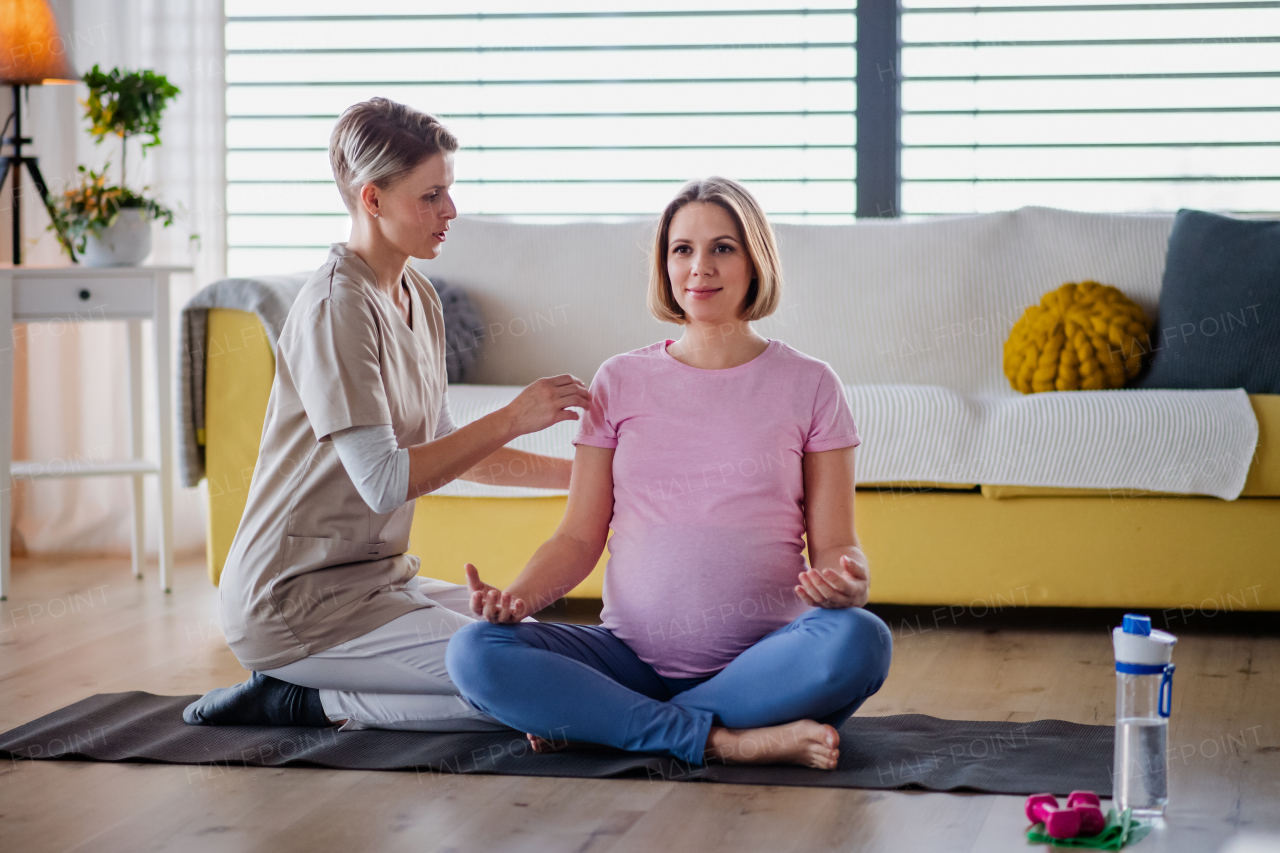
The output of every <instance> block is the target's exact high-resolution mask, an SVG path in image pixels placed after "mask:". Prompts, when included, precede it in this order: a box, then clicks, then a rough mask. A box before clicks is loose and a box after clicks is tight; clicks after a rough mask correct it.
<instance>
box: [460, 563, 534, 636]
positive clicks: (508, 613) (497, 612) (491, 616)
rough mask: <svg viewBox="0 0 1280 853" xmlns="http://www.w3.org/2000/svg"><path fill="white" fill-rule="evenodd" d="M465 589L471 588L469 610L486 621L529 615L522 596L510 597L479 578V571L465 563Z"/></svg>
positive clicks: (504, 620) (506, 620)
mask: <svg viewBox="0 0 1280 853" xmlns="http://www.w3.org/2000/svg"><path fill="white" fill-rule="evenodd" d="M466 569H467V589H469V590H471V612H472V613H474V614H475V615H476V616H478V617H480V618H482V619H484V620H485V621H487V622H498V623H503V622H519V621H520V620H521V619H523V618H524V617H526V616H528V615H529V605H527V604H525V601H524V599H523V598H512V597H511V593H509V592H503V591H502V590H500V589H498V588H497V587H496V586H490V585H489V584H487V583H483V582H482V581H481V580H480V572H479V571H477V570H476V567H475V566H473V565H471V564H470V563H467V565H466Z"/></svg>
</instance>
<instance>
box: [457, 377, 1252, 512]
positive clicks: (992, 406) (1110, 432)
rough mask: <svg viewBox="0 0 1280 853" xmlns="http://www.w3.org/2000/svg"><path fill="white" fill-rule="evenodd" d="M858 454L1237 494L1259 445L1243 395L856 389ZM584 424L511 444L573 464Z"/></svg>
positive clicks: (496, 399)
mask: <svg viewBox="0 0 1280 853" xmlns="http://www.w3.org/2000/svg"><path fill="white" fill-rule="evenodd" d="M520 390H521V389H520V388H518V387H513V386H502V385H451V386H449V404H450V407H451V408H452V411H453V417H454V420H455V421H456V422H457V423H458V424H465V423H470V422H471V421H473V420H475V419H477V418H479V417H482V416H483V415H486V414H488V413H489V412H492V411H495V410H496V409H498V408H500V407H502V406H504V405H506V404H507V403H508V402H510V401H511V400H512V399H514V398H515V396H516V394H518V393H519V392H520ZM845 391H846V393H847V394H848V396H849V402H850V405H851V406H852V407H853V414H854V420H855V422H856V423H857V425H858V433H859V435H861V436H862V441H863V443H862V445H861V446H860V447H859V448H858V451H857V475H858V481H859V482H860V483H889V482H895V481H903V480H908V481H928V482H939V483H982V484H985V485H1018V486H1052V487H1060V488H1081V489H1117V490H1120V489H1123V490H1143V491H1156V492H1174V493H1178V494H1189V495H1213V496H1215V497H1219V498H1223V499H1224V500H1234V499H1235V498H1237V497H1239V495H1240V491H1241V489H1243V488H1244V481H1245V476H1246V474H1247V473H1248V470H1249V464H1250V461H1251V460H1252V458H1253V453H1254V448H1255V447H1256V445H1257V443H1258V421H1257V418H1256V416H1255V415H1254V413H1253V408H1252V406H1250V404H1249V397H1248V395H1247V394H1245V392H1244V391H1243V390H1240V389H1233V390H1216V391H1138V390H1123V391H1070V392H1060V393H1047V394H1032V395H1030V396H1026V397H1022V396H1016V397H1014V396H1005V395H1001V396H976V395H965V394H960V393H957V392H955V391H951V390H948V389H946V388H940V387H937V386H932V385H849V386H846V387H845ZM577 429H578V422H577V421H565V422H563V423H559V424H556V425H555V426H553V427H551V428H550V429H547V430H543V431H542V432H540V433H535V434H533V435H526V436H521V437H520V438H518V439H516V440H515V441H514V442H513V446H514V447H518V448H520V449H521V450H528V451H530V452H533V453H542V454H546V455H548V456H560V457H564V458H572V456H573V450H574V448H573V437H574V435H575V434H576V433H577ZM434 494H437V495H460V496H474V497H532V496H539V495H554V494H564V492H561V491H552V490H547V489H525V488H511V487H497V486H489V485H483V484H479V483H471V482H467V481H463V480H457V481H454V482H453V483H450V484H449V485H448V486H446V487H445V488H443V489H439V490H438V491H436V492H434Z"/></svg>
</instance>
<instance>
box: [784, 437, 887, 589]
mask: <svg viewBox="0 0 1280 853" xmlns="http://www.w3.org/2000/svg"><path fill="white" fill-rule="evenodd" d="M802 464H803V466H804V521H805V539H806V540H807V542H808V546H809V565H810V566H812V568H810V569H808V570H807V571H804V572H801V573H800V576H799V584H798V585H797V586H796V595H798V596H800V598H801V599H803V600H804V601H805V603H806V604H810V605H813V606H815V607H832V608H839V607H861V606H862V605H864V604H866V603H867V591H868V587H869V584H870V570H869V567H868V566H867V555H866V554H864V553H863V552H862V545H861V543H859V542H858V533H857V531H856V530H855V529H854V523H853V495H854V485H855V484H856V482H857V481H856V480H855V479H854V472H853V448H852V447H844V448H840V449H838V450H824V451H822V452H819V453H806V454H805V455H804V460H803V463H802Z"/></svg>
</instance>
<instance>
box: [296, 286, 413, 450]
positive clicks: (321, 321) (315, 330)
mask: <svg viewBox="0 0 1280 853" xmlns="http://www.w3.org/2000/svg"><path fill="white" fill-rule="evenodd" d="M288 343H289V347H288V350H287V352H284V354H283V355H282V357H283V358H285V359H286V363H287V364H288V365H289V368H290V372H291V373H292V375H293V381H294V384H295V385H296V386H297V389H298V396H299V397H300V398H301V400H302V407H303V409H304V410H306V413H307V420H308V421H310V423H311V429H312V430H313V431H314V432H315V434H316V441H324V440H325V438H327V437H328V435H329V433H332V432H336V431H338V430H340V429H347V428H349V427H354V426H375V425H377V424H390V423H391V408H390V407H389V406H388V405H387V392H386V388H385V386H384V385H383V380H382V366H381V362H380V361H379V358H378V354H379V353H380V352H381V351H382V345H381V335H380V333H379V330H378V327H377V324H376V323H375V322H374V319H373V315H372V313H371V312H370V311H369V309H368V307H367V306H365V305H363V304H362V303H360V302H358V301H348V300H345V299H335V298H334V297H332V296H330V297H326V298H324V299H321V300H320V301H319V302H317V303H316V304H315V307H314V308H312V310H311V311H310V313H309V315H308V316H307V317H306V322H304V323H301V324H299V326H298V327H297V334H295V335H293V336H292V337H291V338H290V339H289V342H288Z"/></svg>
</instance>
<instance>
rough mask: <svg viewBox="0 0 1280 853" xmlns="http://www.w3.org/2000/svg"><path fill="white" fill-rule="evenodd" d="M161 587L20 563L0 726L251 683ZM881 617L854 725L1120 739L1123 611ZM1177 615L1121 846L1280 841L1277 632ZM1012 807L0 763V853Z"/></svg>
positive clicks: (971, 818)
mask: <svg viewBox="0 0 1280 853" xmlns="http://www.w3.org/2000/svg"><path fill="white" fill-rule="evenodd" d="M156 587H157V584H156V582H155V574H154V570H153V571H152V572H151V574H150V575H149V576H148V577H147V578H146V579H145V580H143V581H138V580H135V579H133V578H132V577H131V576H130V575H129V570H128V566H127V564H126V562H125V561H123V560H118V561H116V560H85V561H76V562H70V561H61V562H36V561H23V560H19V561H15V565H14V572H13V592H12V594H11V595H10V600H9V601H6V602H3V603H0V730H8V729H10V728H12V727H14V726H17V725H19V724H21V723H24V722H27V721H29V720H31V719H33V718H35V717H38V716H40V715H42V714H45V713H48V712H50V711H53V710H55V709H56V708H59V707H61V706H63V705H67V704H69V703H71V702H74V701H77V700H79V699H83V698H85V697H86V696H89V695H91V694H94V693H104V692H119V691H126V690H146V691H150V692H153V693H164V694H187V693H201V692H203V691H204V690H207V689H208V688H210V687H214V686H218V685H226V684H231V683H234V682H237V681H240V680H242V679H243V678H244V676H245V673H244V672H243V671H242V670H241V669H240V666H239V664H238V663H237V662H236V660H235V658H234V657H233V656H232V655H231V652H230V651H229V650H228V649H227V648H226V646H225V644H224V643H223V641H222V637H221V635H220V634H219V632H218V629H217V626H216V623H215V622H214V608H215V605H216V602H217V590H216V589H215V588H214V587H212V586H211V585H210V584H209V582H208V580H207V579H206V578H205V576H204V567H203V564H202V562H189V563H186V564H183V565H181V566H179V568H178V570H177V572H176V575H175V578H174V583H173V589H174V591H173V593H172V594H171V595H168V596H165V595H162V594H161V593H160V592H159V591H158V589H157V588H156ZM881 612H882V615H885V616H886V618H887V621H890V623H891V626H892V627H893V630H894V638H895V653H894V661H893V669H892V672H891V673H890V676H889V680H888V682H887V683H886V684H885V686H884V689H883V690H882V691H881V692H880V693H879V694H878V695H876V696H875V697H873V698H872V699H871V700H870V701H869V702H868V703H867V704H866V705H865V706H864V707H863V709H862V710H861V711H860V712H859V713H861V714H870V715H880V714H896V713H905V712H915V713H923V714H932V715H935V716H940V717H950V718H956V719H991V720H1014V721H1029V720H1037V719H1044V718H1059V719H1064V720H1071V721H1074V722H1079V723H1105V724H1110V723H1112V722H1113V721H1114V703H1115V700H1114V678H1113V675H1112V653H1111V647H1110V638H1109V635H1108V633H1107V630H1106V628H1107V625H1108V624H1111V620H1112V619H1113V618H1114V614H1111V613H1101V612H1098V611H1085V612H1080V613H1077V614H1068V615H1066V616H1064V615H1063V614H1062V613H1052V612H1050V613H1043V612H1039V611H1031V612H1027V611H1022V612H1020V613H1013V614H1011V613H1009V612H1005V613H1001V614H993V613H990V612H983V610H982V609H981V608H978V609H962V608H956V609H955V610H946V609H942V610H938V611H930V610H928V609H924V610H911V611H906V610H887V609H884V610H882V611H881ZM1153 615H1155V616H1157V623H1158V622H1159V621H1160V620H1159V614H1153ZM1171 615H1172V616H1173V618H1174V619H1175V620H1176V621H1175V622H1174V624H1172V625H1171V626H1170V628H1171V630H1173V631H1174V632H1175V633H1177V634H1179V636H1180V638H1181V639H1180V642H1179V644H1178V647H1177V653H1176V655H1175V660H1176V662H1177V665H1178V670H1177V677H1176V679H1175V690H1174V713H1173V717H1172V725H1171V727H1170V733H1169V748H1170V752H1171V754H1172V756H1173V758H1172V761H1171V765H1170V790H1171V805H1170V809H1169V813H1168V818H1167V821H1166V822H1165V824H1164V825H1163V826H1159V827H1157V829H1156V831H1155V832H1153V833H1152V834H1151V835H1150V836H1149V837H1148V838H1147V839H1146V840H1144V841H1143V842H1141V843H1140V844H1139V845H1138V846H1137V847H1136V848H1134V849H1137V850H1142V851H1158V850H1159V851H1163V850H1170V851H1173V850H1178V851H1181V850H1186V851H1212V850H1217V849H1219V847H1220V846H1221V845H1222V843H1223V842H1224V840H1225V839H1226V838H1228V837H1229V836H1231V835H1234V834H1236V833H1238V832H1246V831H1249V832H1269V833H1280V677H1278V676H1280V634H1278V633H1276V631H1275V629H1274V628H1271V627H1270V623H1269V622H1266V623H1264V622H1262V621H1260V620H1258V619H1256V618H1255V619H1252V620H1245V621H1243V622H1242V621H1239V620H1234V621H1230V622H1228V619H1230V618H1231V617H1227V616H1224V615H1222V614H1218V615H1214V614H1213V613H1211V612H1210V611H1209V609H1208V608H1204V609H1199V608H1197V609H1194V610H1193V611H1192V612H1187V613H1185V614H1184V613H1175V614H1171ZM1272 621H1276V622H1280V619H1276V620H1272ZM1268 630H1270V631H1271V633H1267V631H1268ZM1241 741H1243V742H1244V744H1245V745H1244V746H1243V747H1241V746H1240V743H1241ZM1021 811H1022V799H1021V798H1019V797H1002V796H985V795H972V794H934V793H923V792H907V791H871V790H865V791H864V790H846V789H835V788H784V787H778V788H774V787H763V786H749V785H724V784H698V783H688V782H686V783H681V782H660V781H639V780H625V781H624V780H605V781H601V780H588V779H540V778H528V777H504V776H458V777H452V778H448V777H446V778H444V779H441V778H439V777H437V778H435V779H431V778H427V777H425V776H423V777H419V776H418V775H417V774H414V773H395V772H363V771H350V770H342V771H332V770H315V769H301V768H300V769H283V770H281V769H266V768H244V769H240V770H236V771H234V772H229V773H219V774H211V773H210V772H208V771H207V770H205V769H202V768H200V767H185V766H179V767H171V766H154V765H141V764H95V763H87V762H41V761H34V762H32V761H18V762H9V763H7V764H3V765H0V850H4V851H46V850H73V849H75V850H92V851H115V850H120V851H144V850H161V849H164V850H170V849H172V850H182V851H203V850H234V851H247V850H264V851H265V850H270V851H273V853H287V851H294V850H297V851H306V853H317V852H318V851H326V850H341V851H350V853H355V851H364V850H369V851H392V850H406V851H414V853H432V851H438V852H439V853H444V851H501V850H520V851H531V850H537V851H541V850H554V851H577V853H603V851H610V853H624V851H628V852H629V851H655V850H657V851H663V852H664V853H670V851H680V850H696V851H699V853H714V852H715V851H756V850H759V851H783V850H785V851H801V850H892V851H907V850H924V849H929V850H944V851H952V850H955V851H966V850H972V851H983V853H987V851H1004V850H1010V851H1014V850H1019V851H1025V850H1026V849H1027V846H1026V843H1025V841H1024V839H1023V830H1024V829H1025V827H1026V822H1025V821H1024V819H1023V817H1022V814H1021Z"/></svg>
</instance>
